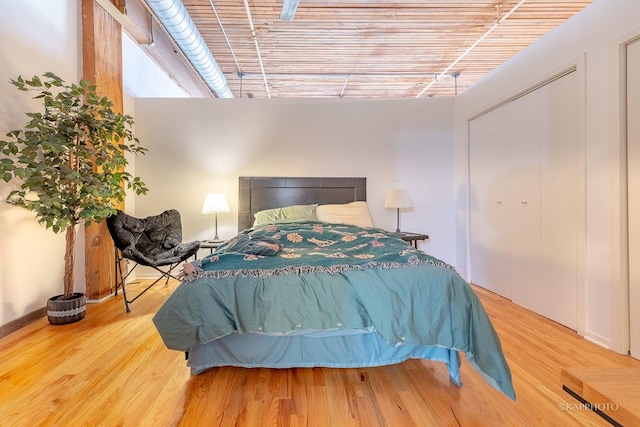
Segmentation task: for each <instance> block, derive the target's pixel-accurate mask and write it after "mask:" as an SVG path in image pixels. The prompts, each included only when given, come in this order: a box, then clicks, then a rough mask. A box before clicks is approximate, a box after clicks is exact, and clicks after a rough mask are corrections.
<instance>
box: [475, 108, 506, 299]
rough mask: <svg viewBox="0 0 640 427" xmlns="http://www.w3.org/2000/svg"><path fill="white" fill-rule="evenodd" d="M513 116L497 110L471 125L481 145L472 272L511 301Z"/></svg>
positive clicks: (478, 281)
mask: <svg viewBox="0 0 640 427" xmlns="http://www.w3.org/2000/svg"><path fill="white" fill-rule="evenodd" d="M511 115H512V112H511V111H510V110H508V109H498V110H496V111H495V112H494V113H493V114H492V115H491V116H489V115H484V116H481V117H479V118H477V119H475V120H473V121H472V122H471V124H470V126H471V134H472V135H474V138H475V139H478V140H481V141H483V142H482V144H471V146H470V150H471V157H472V158H473V161H472V162H471V164H470V168H471V170H470V175H471V177H473V178H472V182H471V183H472V185H471V193H470V205H471V215H470V220H471V230H472V238H471V253H472V254H473V256H472V257H471V272H472V273H473V276H472V280H473V282H474V283H476V284H480V285H481V286H483V287H485V288H486V289H489V290H490V291H493V292H495V293H497V294H499V295H502V296H504V297H506V298H509V299H511V263H509V262H505V260H506V259H507V258H510V256H511V255H510V254H511V209H510V206H511V204H512V201H511V180H512V178H511V174H512V168H511V150H512V146H511V144H510V143H509V142H510V141H511V140H512V138H511V136H507V137H505V138H495V137H493V136H494V135H496V134H503V132H510V131H511V127H508V128H507V129H506V130H505V124H508V123H511V120H512V117H511Z"/></svg>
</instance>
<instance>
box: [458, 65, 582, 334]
mask: <svg viewBox="0 0 640 427" xmlns="http://www.w3.org/2000/svg"><path fill="white" fill-rule="evenodd" d="M577 99H578V96H577V77H576V73H575V72H570V73H568V74H566V75H564V76H562V77H560V78H558V79H556V80H554V81H552V82H549V83H548V84H546V85H544V86H542V87H540V88H537V89H536V90H533V91H531V92H529V93H527V94H525V95H523V96H521V97H519V98H516V99H514V100H512V101H510V102H508V103H507V104H505V105H502V106H500V107H498V108H496V109H494V110H492V111H490V112H488V113H486V114H484V115H482V116H480V117H478V118H476V119H474V120H472V121H471V122H470V133H469V137H470V234H471V252H470V267H471V280H472V282H474V283H476V284H478V285H480V286H482V287H485V288H487V289H490V290H492V291H494V292H496V293H498V294H500V295H503V296H505V297H507V298H510V299H511V300H513V301H514V302H515V303H517V304H519V305H522V306H523V307H526V308H528V309H530V310H532V311H535V312H537V313H539V314H542V315H543V316H546V317H548V318H550V319H552V320H555V321H557V322H559V323H562V324H563V325H565V326H568V327H570V328H573V329H576V328H577V322H578V319H577V312H578V310H577V307H578V306H577V273H578V272H577V268H578V267H577V254H578V248H577V233H580V232H583V230H579V226H580V225H579V224H582V223H583V222H582V221H581V220H580V218H581V217H580V216H581V215H582V216H583V215H584V207H583V206H582V207H580V206H578V204H579V202H578V199H579V198H578V194H579V192H580V191H584V189H580V188H579V186H580V185H581V182H582V180H580V179H579V174H581V173H582V174H584V165H579V164H578V160H577V159H578V141H577V135H578V129H577V126H578V125H577V117H578V108H577V103H578V102H577Z"/></svg>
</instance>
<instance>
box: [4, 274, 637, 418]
mask: <svg viewBox="0 0 640 427" xmlns="http://www.w3.org/2000/svg"><path fill="white" fill-rule="evenodd" d="M174 287H175V284H170V285H169V286H168V287H165V286H162V285H160V286H158V287H156V288H154V289H152V290H151V291H150V292H149V293H148V294H146V295H145V296H143V297H142V298H140V299H139V300H138V301H136V302H135V303H134V304H133V305H132V312H131V313H129V314H127V313H126V312H125V310H124V305H123V303H122V300H121V296H118V297H116V298H113V299H110V300H108V301H106V302H103V303H100V304H92V305H90V306H89V308H88V314H87V317H86V318H85V319H84V320H82V321H80V322H77V323H75V324H71V325H65V326H50V325H49V324H48V323H47V321H46V319H44V318H43V319H41V320H38V321H36V322H35V323H32V324H30V325H28V326H26V327H24V328H22V329H21V330H19V331H17V332H14V333H13V334H11V335H8V336H6V337H4V338H2V339H0V355H1V357H0V426H2V427H18V426H30V427H33V426H65V427H67V426H100V427H103V426H108V427H110V426H136V427H138V426H154V427H164V426H218V425H222V426H234V425H237V426H332V427H340V426H367V427H370V426H403V427H406V426H476V425H477V426H498V425H500V426H545V425H548V426H559V425H562V426H590V425H593V426H599V425H605V426H606V425H609V424H608V423H607V422H606V421H604V420H603V419H602V418H600V417H599V416H598V415H597V414H595V413H593V412H592V411H590V410H587V409H584V408H580V407H579V406H578V405H576V403H578V401H577V400H575V399H574V398H573V397H571V396H570V395H569V394H568V393H566V392H565V391H563V389H562V381H561V369H563V368H581V367H600V368H603V367H608V368H615V367H619V368H640V361H637V360H635V359H632V358H630V357H627V356H621V355H618V354H616V353H614V352H611V351H608V350H605V349H603V348H600V347H598V346H596V345H594V344H592V343H590V342H588V341H586V340H584V339H583V338H581V337H579V336H577V335H576V334H575V333H574V332H573V331H571V330H569V329H567V328H564V327H562V326H559V325H557V324H555V323H553V322H550V321H548V320H546V319H544V318H542V317H540V316H537V315H535V314H532V313H530V312H528V311H526V310H524V309H522V308H520V307H518V306H516V305H514V304H512V303H511V302H509V301H507V300H505V299H503V298H501V297H498V296H496V295H494V294H491V293H489V292H486V291H484V290H482V289H479V288H474V289H476V292H478V294H479V295H480V297H481V299H482V301H483V304H484V306H485V308H486V309H487V312H488V313H489V315H490V317H491V318H492V321H493V323H494V325H495V327H496V330H497V331H498V334H499V335H500V337H501V340H502V344H503V348H504V351H505V355H506V357H507V360H508V362H509V364H510V367H511V370H512V373H513V378H514V386H515V389H516V393H517V400H516V401H515V402H514V401H511V400H510V399H509V398H507V397H506V396H504V395H503V394H501V393H499V392H498V391H496V390H494V389H493V388H491V387H490V386H489V385H487V384H486V383H485V382H484V381H483V380H482V379H481V378H480V376H479V375H478V374H476V372H475V371H474V370H473V369H472V368H471V367H470V366H469V365H468V364H467V363H465V361H464V359H463V366H462V380H463V382H464V385H463V386H462V388H458V387H456V386H455V385H454V384H452V383H450V382H449V378H448V374H447V371H446V369H445V367H444V365H442V364H440V363H436V362H427V361H419V360H411V361H407V362H405V363H402V364H399V365H394V366H386V367H379V368H362V369H320V368H316V369H286V370H274V369H242V368H216V369H212V370H209V371H207V372H205V373H202V374H200V375H198V376H191V375H190V373H189V370H188V369H187V367H186V366H185V361H184V355H183V354H182V353H180V352H176V351H171V350H167V349H166V348H165V347H164V345H163V343H162V341H161V339H160V337H159V335H158V334H157V332H156V330H155V328H154V326H153V324H152V322H151V318H152V316H153V313H154V312H155V311H156V310H157V308H158V307H159V306H160V305H161V304H162V302H163V301H164V300H165V299H166V298H167V297H168V295H169V294H170V292H171V290H172V289H173V288H174Z"/></svg>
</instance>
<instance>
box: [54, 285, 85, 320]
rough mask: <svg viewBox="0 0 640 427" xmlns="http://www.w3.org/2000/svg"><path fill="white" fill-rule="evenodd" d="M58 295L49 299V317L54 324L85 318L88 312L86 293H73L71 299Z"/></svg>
mask: <svg viewBox="0 0 640 427" xmlns="http://www.w3.org/2000/svg"><path fill="white" fill-rule="evenodd" d="M63 298H64V295H56V296H55V297H51V298H49V299H48V300H47V319H49V323H51V324H52V325H66V324H67V323H73V322H77V321H78V320H80V319H82V318H84V315H85V314H86V313H87V298H86V297H85V295H84V294H79V293H78V294H73V297H72V298H71V299H63Z"/></svg>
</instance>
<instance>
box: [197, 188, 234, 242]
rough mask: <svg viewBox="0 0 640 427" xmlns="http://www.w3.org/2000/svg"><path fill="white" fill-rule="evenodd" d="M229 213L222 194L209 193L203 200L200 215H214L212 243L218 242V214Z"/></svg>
mask: <svg viewBox="0 0 640 427" xmlns="http://www.w3.org/2000/svg"><path fill="white" fill-rule="evenodd" d="M219 212H229V204H228V203H227V198H226V197H225V196H224V193H209V194H207V197H205V199H204V205H203V206H202V214H203V215H204V214H214V215H215V236H214V237H213V241H214V242H216V241H219V240H220V238H219V237H218V213H219Z"/></svg>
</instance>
